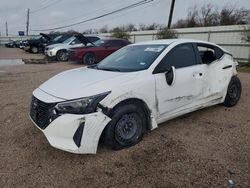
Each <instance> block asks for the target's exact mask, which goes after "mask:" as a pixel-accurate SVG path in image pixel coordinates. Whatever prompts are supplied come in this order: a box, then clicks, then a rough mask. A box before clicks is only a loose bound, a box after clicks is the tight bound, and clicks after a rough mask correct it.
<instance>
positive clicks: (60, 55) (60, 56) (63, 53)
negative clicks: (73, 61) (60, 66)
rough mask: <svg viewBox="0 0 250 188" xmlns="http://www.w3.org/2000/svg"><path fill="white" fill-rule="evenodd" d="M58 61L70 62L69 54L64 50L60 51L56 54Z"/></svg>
mask: <svg viewBox="0 0 250 188" xmlns="http://www.w3.org/2000/svg"><path fill="white" fill-rule="evenodd" d="M56 59H57V60H58V61H68V55H67V52H66V51H64V50H60V51H58V52H57V54H56Z"/></svg>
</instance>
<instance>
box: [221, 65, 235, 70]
mask: <svg viewBox="0 0 250 188" xmlns="http://www.w3.org/2000/svg"><path fill="white" fill-rule="evenodd" d="M232 67H233V65H227V66H225V67H223V68H222V69H229V68H232Z"/></svg>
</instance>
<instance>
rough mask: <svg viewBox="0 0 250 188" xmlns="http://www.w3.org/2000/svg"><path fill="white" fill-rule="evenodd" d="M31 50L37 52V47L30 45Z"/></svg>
mask: <svg viewBox="0 0 250 188" xmlns="http://www.w3.org/2000/svg"><path fill="white" fill-rule="evenodd" d="M31 52H32V53H34V54H37V53H38V48H37V47H36V46H33V47H31Z"/></svg>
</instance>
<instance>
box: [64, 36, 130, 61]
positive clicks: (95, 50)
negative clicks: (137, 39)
mask: <svg viewBox="0 0 250 188" xmlns="http://www.w3.org/2000/svg"><path fill="white" fill-rule="evenodd" d="M129 44H131V42H129V41H128V40H125V39H101V40H98V41H96V42H94V43H92V45H91V46H86V47H80V48H72V49H70V50H68V53H69V60H71V61H79V62H82V63H84V64H87V65H91V64H94V63H97V62H99V61H101V60H103V59H104V58H105V57H107V56H109V55H110V54H112V53H113V52H115V51H116V50H119V49H120V48H122V47H124V46H126V45H129Z"/></svg>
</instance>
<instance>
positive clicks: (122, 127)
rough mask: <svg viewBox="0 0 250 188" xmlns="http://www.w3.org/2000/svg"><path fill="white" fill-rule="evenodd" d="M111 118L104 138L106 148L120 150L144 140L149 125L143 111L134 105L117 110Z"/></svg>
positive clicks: (127, 105)
mask: <svg viewBox="0 0 250 188" xmlns="http://www.w3.org/2000/svg"><path fill="white" fill-rule="evenodd" d="M111 117H112V120H111V121H110V123H109V124H108V125H107V127H106V128H105V130H104V133H103V137H102V140H103V142H104V144H105V145H106V146H108V147H110V148H112V149H114V150H120V149H123V148H128V147H130V146H133V145H135V144H137V143H138V142H139V141H141V140H142V137H143V135H144V133H145V131H146V123H147V122H146V121H147V118H146V116H145V113H144V111H143V109H141V108H140V107H137V106H136V105H134V104H126V105H122V106H120V107H118V108H116V109H115V110H114V111H113V113H112V114H111Z"/></svg>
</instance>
